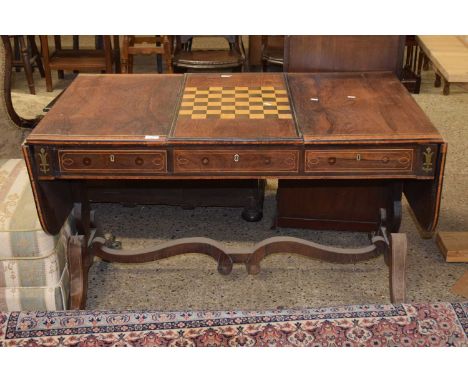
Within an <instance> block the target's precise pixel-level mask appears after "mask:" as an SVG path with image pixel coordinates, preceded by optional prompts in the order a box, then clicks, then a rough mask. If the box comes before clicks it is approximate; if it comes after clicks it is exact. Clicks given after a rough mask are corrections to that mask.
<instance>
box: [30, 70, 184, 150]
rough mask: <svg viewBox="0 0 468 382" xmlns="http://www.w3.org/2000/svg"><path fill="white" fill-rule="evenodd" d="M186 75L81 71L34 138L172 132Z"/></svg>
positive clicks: (132, 136)
mask: <svg viewBox="0 0 468 382" xmlns="http://www.w3.org/2000/svg"><path fill="white" fill-rule="evenodd" d="M182 80H183V76H181V75H165V76H159V75H145V74H142V75H138V74H134V75H129V74H119V75H117V74H116V75H80V76H79V77H78V78H77V79H76V80H75V81H73V83H72V84H71V85H70V86H69V87H68V88H67V90H66V91H65V92H64V93H63V95H62V96H61V97H60V98H59V99H58V101H57V103H56V104H55V105H54V106H53V108H52V109H51V110H50V111H49V112H48V113H47V115H46V116H45V117H44V119H43V120H42V121H41V124H39V125H38V126H37V129H36V130H35V132H34V137H31V139H34V138H36V139H45V140H50V139H54V138H57V139H63V140H65V141H69V140H70V139H75V140H78V141H90V140H92V141H94V140H112V141H116V140H117V141H119V142H122V141H132V140H135V139H136V140H139V141H145V137H148V136H149V137H150V139H146V140H147V141H148V140H150V141H158V139H156V137H157V136H159V137H160V138H162V139H163V138H164V137H166V136H167V135H168V133H169V130H170V126H171V123H172V119H173V116H174V109H175V105H176V102H177V97H178V93H179V90H180V86H181V84H182ZM77 105H79V107H77Z"/></svg>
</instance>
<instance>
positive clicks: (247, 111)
mask: <svg viewBox="0 0 468 382" xmlns="http://www.w3.org/2000/svg"><path fill="white" fill-rule="evenodd" d="M179 117H183V118H190V119H208V118H210V119H211V118H217V119H237V118H239V119H292V114H291V108H290V105H289V99H288V94H287V92H286V90H285V89H278V88H276V87H274V86H255V87H247V86H232V87H221V86H206V87H186V88H185V89H184V94H183V96H182V102H181V104H180V109H179Z"/></svg>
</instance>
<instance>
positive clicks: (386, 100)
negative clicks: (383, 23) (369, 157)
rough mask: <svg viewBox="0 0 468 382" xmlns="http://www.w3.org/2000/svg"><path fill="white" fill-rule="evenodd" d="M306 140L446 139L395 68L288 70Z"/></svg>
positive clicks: (299, 123) (295, 108)
mask: <svg viewBox="0 0 468 382" xmlns="http://www.w3.org/2000/svg"><path fill="white" fill-rule="evenodd" d="M287 76H288V83H289V88H290V96H291V99H292V102H293V108H294V110H295V115H296V121H297V125H298V126H299V127H300V129H301V131H302V133H303V136H304V140H305V141H306V142H311V143H318V142H327V143H329V142H333V141H335V142H350V141H354V142H364V141H365V140H385V141H387V142H391V141H403V140H407V141H408V140H412V141H414V140H421V139H424V140H436V141H439V142H442V141H443V139H442V137H441V136H440V134H439V133H438V131H437V130H436V128H435V127H434V125H433V124H432V123H431V121H430V120H429V118H428V117H427V116H426V115H425V114H424V112H423V111H422V110H421V108H420V107H419V106H418V104H417V103H416V101H415V100H414V99H413V98H412V96H411V94H409V93H408V91H407V90H406V89H405V88H404V87H403V85H402V84H401V83H400V81H399V80H398V78H396V77H395V76H394V75H393V74H391V73H361V74H359V75H357V74H353V73H322V74H299V73H291V74H288V75H287Z"/></svg>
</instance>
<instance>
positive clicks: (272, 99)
mask: <svg viewBox="0 0 468 382" xmlns="http://www.w3.org/2000/svg"><path fill="white" fill-rule="evenodd" d="M156 137H158V138H156ZM172 140H174V141H187V142H190V143H196V141H200V142H202V143H206V142H213V143H226V142H228V143H232V142H236V143H238V142H254V143H278V142H288V143H289V142H298V143H311V144H316V143H322V142H323V143H342V142H346V143H349V142H356V143H363V142H377V141H379V142H380V141H384V142H405V141H406V142H416V141H424V142H428V141H432V142H443V139H442V137H441V136H440V134H439V133H438V132H437V130H436V129H435V128H434V126H433V125H432V123H431V122H430V121H429V119H428V118H427V116H426V115H425V114H424V112H423V111H422V110H421V109H420V108H419V107H418V105H417V104H416V102H415V101H414V100H413V98H412V97H411V95H410V94H409V93H408V92H407V91H406V90H405V89H404V87H403V86H402V85H401V84H400V82H399V81H398V79H397V78H396V77H395V76H394V75H393V74H391V73H357V74H356V73H321V74H297V73H296V74H282V73H239V74H224V75H223V74H188V75H152V74H130V75H125V74H124V75H122V74H116V75H112V74H111V75H80V76H79V77H78V78H77V79H76V80H75V81H74V82H73V83H72V84H71V85H70V87H69V88H68V89H67V90H66V91H65V92H64V94H63V95H62V96H61V97H60V99H59V100H58V101H57V103H56V104H55V105H54V107H53V108H52V110H50V112H49V113H47V115H46V116H45V117H44V119H43V120H42V121H41V123H40V124H39V125H38V126H37V128H36V129H35V130H34V131H33V133H32V134H31V135H30V136H29V138H28V143H43V142H48V143H50V142H51V141H53V142H60V143H62V144H66V145H69V144H72V143H75V142H83V143H88V144H94V143H96V142H109V143H113V142H118V143H121V142H126V143H136V144H141V143H142V142H145V143H147V144H151V145H153V144H160V143H165V142H167V141H172Z"/></svg>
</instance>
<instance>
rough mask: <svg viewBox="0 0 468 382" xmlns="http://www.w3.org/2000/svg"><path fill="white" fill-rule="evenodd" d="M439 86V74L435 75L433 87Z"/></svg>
mask: <svg viewBox="0 0 468 382" xmlns="http://www.w3.org/2000/svg"><path fill="white" fill-rule="evenodd" d="M440 84H441V79H440V75H439V74H437V73H436V74H435V81H434V87H436V88H439V87H440Z"/></svg>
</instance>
